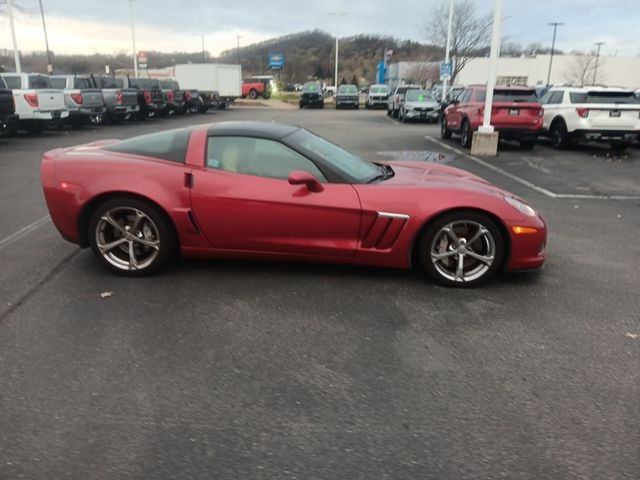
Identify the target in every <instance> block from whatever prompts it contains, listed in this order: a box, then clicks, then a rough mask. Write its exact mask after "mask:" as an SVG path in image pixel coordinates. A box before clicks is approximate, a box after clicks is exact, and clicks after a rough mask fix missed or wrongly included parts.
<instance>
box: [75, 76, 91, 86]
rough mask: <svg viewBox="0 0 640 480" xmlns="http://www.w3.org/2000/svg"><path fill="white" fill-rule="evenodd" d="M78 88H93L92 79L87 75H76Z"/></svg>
mask: <svg viewBox="0 0 640 480" xmlns="http://www.w3.org/2000/svg"><path fill="white" fill-rule="evenodd" d="M75 84H76V88H93V85H92V84H91V79H90V78H87V77H76V78H75Z"/></svg>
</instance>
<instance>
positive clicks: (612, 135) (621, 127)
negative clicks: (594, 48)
mask: <svg viewBox="0 0 640 480" xmlns="http://www.w3.org/2000/svg"><path fill="white" fill-rule="evenodd" d="M385 89H386V87H385V86H384V85H379V86H378V85H374V86H372V87H370V89H369V93H368V96H367V100H366V105H367V106H371V107H384V106H386V108H387V115H389V116H391V117H394V118H398V119H400V120H401V121H403V122H408V121H412V120H427V121H431V122H439V123H440V133H441V137H442V138H444V139H449V138H451V137H452V136H453V135H454V134H455V135H458V136H459V138H460V143H461V145H462V146H463V147H465V148H469V147H470V146H471V141H472V138H473V132H474V131H476V130H477V129H478V128H479V127H480V125H482V124H483V120H484V104H485V99H486V86H485V85H470V86H467V87H461V86H455V87H453V88H452V89H451V90H450V93H449V94H448V95H447V97H446V98H445V99H444V100H442V87H441V86H437V87H434V88H433V89H431V90H424V89H422V88H421V86H420V85H399V86H397V87H395V88H394V89H393V90H388V89H386V90H385ZM374 91H375V96H374ZM492 105H493V106H492V109H491V125H493V127H494V130H496V131H497V132H498V133H499V135H500V138H501V139H504V140H515V141H518V142H519V144H520V147H521V148H523V149H531V148H533V147H534V146H535V144H536V141H537V139H538V138H539V137H548V138H550V139H551V144H552V146H553V147H554V148H556V149H563V148H567V147H569V146H570V145H571V144H573V143H576V142H600V143H608V144H609V145H610V146H611V148H612V149H613V150H616V151H623V150H625V149H626V148H627V147H628V146H629V145H630V144H631V143H634V142H638V141H639V140H640V91H634V90H632V89H625V88H617V87H605V86H586V87H574V86H555V87H551V88H549V89H544V90H539V89H535V88H530V87H526V86H520V85H503V86H497V87H496V88H495V89H494V91H493V101H492Z"/></svg>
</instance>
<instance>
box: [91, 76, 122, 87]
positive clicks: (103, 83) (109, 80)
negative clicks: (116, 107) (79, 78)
mask: <svg viewBox="0 0 640 480" xmlns="http://www.w3.org/2000/svg"><path fill="white" fill-rule="evenodd" d="M95 79H96V84H97V85H98V88H124V80H123V79H122V78H113V77H95Z"/></svg>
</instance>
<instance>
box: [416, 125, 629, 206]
mask: <svg viewBox="0 0 640 480" xmlns="http://www.w3.org/2000/svg"><path fill="white" fill-rule="evenodd" d="M424 138H426V139H427V140H429V141H431V142H433V143H435V144H437V145H440V146H441V147H443V148H446V149H447V150H451V151H453V152H456V153H457V154H458V155H461V156H463V157H465V158H468V159H469V160H471V161H473V162H475V163H477V164H479V165H482V166H483V167H485V168H488V169H489V170H493V171H494V172H497V173H499V174H501V175H504V176H505V177H508V178H510V179H511V180H514V181H516V182H518V183H521V184H522V185H525V186H527V187H529V188H531V189H533V190H535V191H536V192H539V193H542V194H543V195H546V196H547V197H551V198H566V199H571V200H640V195H587V194H574V193H555V192H552V191H551V190H548V189H546V188H544V187H541V186H539V185H536V184H535V183H532V182H530V181H529V180H525V179H524V178H521V177H519V176H517V175H514V174H513V173H510V172H507V171H506V170H503V169H502V168H500V167H496V166H495V165H492V164H490V163H489V162H486V161H484V160H482V159H480V158H478V157H474V156H473V155H470V154H468V153H466V152H463V151H462V150H460V149H459V148H455V147H452V146H451V145H447V144H446V143H444V142H442V141H440V140H438V139H437V138H434V137H431V136H429V135H425V137H424Z"/></svg>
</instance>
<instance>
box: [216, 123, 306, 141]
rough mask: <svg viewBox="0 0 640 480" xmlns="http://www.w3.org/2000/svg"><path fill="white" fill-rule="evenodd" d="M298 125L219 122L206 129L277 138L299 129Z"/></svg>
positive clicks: (230, 133)
mask: <svg viewBox="0 0 640 480" xmlns="http://www.w3.org/2000/svg"><path fill="white" fill-rule="evenodd" d="M300 129H301V128H300V127H295V126H293V125H286V124H283V123H275V122H219V123H212V124H211V125H209V127H208V129H207V133H208V134H209V135H228V136H246V137H260V138H270V139H273V140H279V139H281V138H284V137H286V136H287V135H290V134H292V133H293V132H295V131H297V130H300Z"/></svg>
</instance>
